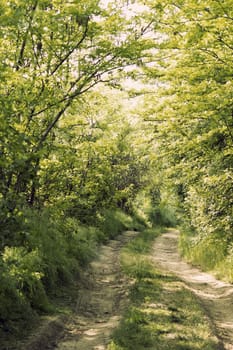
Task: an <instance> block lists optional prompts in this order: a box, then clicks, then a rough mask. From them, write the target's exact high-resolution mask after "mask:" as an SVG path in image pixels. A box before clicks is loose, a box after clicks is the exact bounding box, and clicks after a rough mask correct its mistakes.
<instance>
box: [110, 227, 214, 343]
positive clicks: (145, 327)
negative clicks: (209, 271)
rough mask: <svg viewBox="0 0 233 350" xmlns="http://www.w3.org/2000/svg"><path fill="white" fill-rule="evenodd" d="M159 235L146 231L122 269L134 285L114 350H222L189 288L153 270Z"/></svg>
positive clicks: (127, 253)
mask: <svg viewBox="0 0 233 350" xmlns="http://www.w3.org/2000/svg"><path fill="white" fill-rule="evenodd" d="M159 233H160V232H159V230H146V231H144V232H142V233H141V234H140V235H139V236H138V237H137V238H136V239H135V240H134V241H133V242H131V243H129V244H128V245H127V247H126V248H124V249H123V251H122V267H123V269H124V271H125V272H126V273H127V274H128V275H129V276H131V277H132V279H133V280H134V283H133V285H132V287H131V292H130V306H129V307H128V310H127V312H126V313H125V315H124V317H123V319H122V321H121V324H120V326H119V327H118V329H117V330H116V331H115V333H114V335H113V340H112V343H111V344H110V345H109V347H108V350H143V349H149V350H152V349H153V350H156V349H158V350H165V349H167V350H181V349H183V350H184V349H185V350H188V349H190V350H191V349H192V350H198V349H202V350H213V349H217V339H216V338H215V336H214V335H213V333H212V331H211V327H210V324H209V321H208V319H207V318H206V316H205V315H204V313H203V311H202V309H201V307H200V305H199V304H198V301H197V299H196V298H195V297H194V296H193V294H192V293H191V292H190V291H189V290H187V288H186V287H185V285H184V283H183V282H181V281H180V280H179V279H177V278H176V277H175V276H173V275H171V274H168V273H164V272H162V271H160V270H159V269H157V268H155V267H154V266H153V265H152V263H151V261H150V258H149V254H150V247H151V245H152V244H153V240H154V239H155V237H156V236H157V235H158V234H159Z"/></svg>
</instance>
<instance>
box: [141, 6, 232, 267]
mask: <svg viewBox="0 0 233 350" xmlns="http://www.w3.org/2000/svg"><path fill="white" fill-rule="evenodd" d="M147 3H148V6H150V8H151V14H152V13H153V14H154V15H155V16H157V21H156V23H155V28H156V30H157V33H159V34H158V35H160V43H157V47H156V50H154V51H153V56H154V61H153V63H151V64H150V65H146V66H145V67H144V69H143V71H144V73H145V77H146V78H147V83H148V84H150V93H149V94H147V95H145V99H144V103H145V105H144V106H145V107H144V111H141V112H140V115H141V117H142V118H143V119H144V120H145V122H146V124H147V125H149V127H151V129H152V130H153V132H154V140H155V141H154V143H155V153H156V155H155V158H156V160H155V162H154V169H155V170H154V173H155V174H156V175H157V176H158V177H159V179H160V180H161V181H160V183H161V185H160V186H159V187H160V191H164V189H165V192H166V191H167V188H169V190H170V189H172V188H173V193H174V195H173V196H176V206H177V208H178V212H179V213H182V221H188V222H189V225H190V226H191V227H192V228H194V229H195V232H196V234H198V235H199V239H200V240H201V241H202V242H203V253H204V247H206V248H208V249H206V258H205V260H206V263H207V260H208V258H210V256H211V260H213V261H214V259H215V255H214V254H215V248H214V245H215V246H216V247H217V246H218V244H219V239H217V238H216V237H219V235H221V237H222V241H223V245H224V244H225V243H224V242H225V241H227V244H228V246H229V248H230V246H231V241H232V229H233V221H232V217H233V215H232V208H233V206H232V198H233V192H232V190H233V187H232V178H233V174H232V166H233V163H232V160H233V158H232V145H233V137H232V91H233V90H232V65H231V57H232V45H231V43H232V36H233V32H232V26H231V22H232V2H231V1H224V3H223V2H220V1H212V0H210V1H206V2H205V3H203V2H199V1H198V2H197V1H185V0H181V1H179V2H175V3H174V2H173V1H170V0H168V1H157V2H156V4H154V3H152V2H150V1H148V2H147ZM155 84H156V86H157V89H154V88H153V86H154V85H155ZM171 203H174V202H173V198H172V200H171ZM207 235H210V236H211V237H212V238H211V237H208V238H206V236H207ZM220 240H221V239H220ZM207 242H213V244H209V243H208V244H207ZM192 248H193V249H194V250H195V249H196V248H195V247H192ZM192 248H191V250H192ZM199 248H200V246H199ZM200 249H201V248H200ZM216 249H217V248H216ZM227 253H228V250H227ZM193 254H195V253H193ZM221 254H224V249H223V251H222V253H221ZM221 254H220V255H221ZM221 256H222V255H221ZM199 258H200V261H199V262H200V263H201V261H202V258H201V257H199ZM219 258H220V259H221V257H219ZM194 260H195V261H197V257H196V258H195V259H194Z"/></svg>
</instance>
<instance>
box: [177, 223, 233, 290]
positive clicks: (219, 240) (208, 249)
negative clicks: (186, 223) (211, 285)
mask: <svg viewBox="0 0 233 350" xmlns="http://www.w3.org/2000/svg"><path fill="white" fill-rule="evenodd" d="M179 250H180V253H181V255H182V256H183V257H184V258H185V259H186V260H187V261H188V262H190V263H192V264H193V265H197V266H199V267H200V268H201V269H202V270H203V271H211V272H212V273H214V274H215V275H216V276H217V277H218V278H220V279H223V280H226V281H228V282H230V283H232V282H233V243H232V242H231V241H229V239H227V238H226V237H224V235H223V234H221V233H217V232H215V233H212V234H211V235H206V236H201V235H197V234H194V233H193V232H191V231H189V230H188V229H187V228H186V229H184V230H183V231H182V234H181V235H180V240H179Z"/></svg>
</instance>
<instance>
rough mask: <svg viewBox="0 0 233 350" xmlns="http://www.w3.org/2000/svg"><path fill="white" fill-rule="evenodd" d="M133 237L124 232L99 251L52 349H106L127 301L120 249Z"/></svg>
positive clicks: (126, 287) (131, 233)
mask: <svg viewBox="0 0 233 350" xmlns="http://www.w3.org/2000/svg"><path fill="white" fill-rule="evenodd" d="M136 234H137V233H135V232H131V231H127V232H125V233H124V234H123V235H121V236H119V237H118V238H117V240H112V241H110V242H109V243H108V244H107V245H104V246H102V247H101V248H100V251H99V253H98V258H97V259H95V260H94V261H93V262H92V263H91V266H90V269H89V270H88V272H86V276H85V278H84V280H85V287H83V288H81V289H80V290H79V295H78V298H77V304H76V310H75V312H74V314H73V315H72V317H71V318H70V319H69V321H68V322H67V324H66V330H65V332H64V334H63V335H62V338H60V339H59V340H58V341H57V343H56V345H55V347H53V349H56V350H104V349H107V345H108V343H109V342H110V337H111V334H112V332H113V330H114V329H115V328H116V327H117V325H118V322H119V320H120V317H121V315H122V313H123V311H124V309H125V307H126V305H127V301H128V296H127V290H128V284H129V280H128V279H127V277H126V276H125V275H123V273H122V272H121V267H120V249H121V248H122V247H123V246H124V245H125V244H126V243H127V242H128V241H130V240H131V239H132V238H134V237H135V236H136Z"/></svg>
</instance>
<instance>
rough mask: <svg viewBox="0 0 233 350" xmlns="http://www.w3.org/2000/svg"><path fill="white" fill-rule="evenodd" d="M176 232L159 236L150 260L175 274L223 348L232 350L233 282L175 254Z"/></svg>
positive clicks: (172, 230) (176, 250) (176, 251)
mask: <svg viewBox="0 0 233 350" xmlns="http://www.w3.org/2000/svg"><path fill="white" fill-rule="evenodd" d="M178 236H179V232H178V231H177V230H174V229H171V230H168V231H167V232H166V233H164V234H162V235H161V236H159V237H158V238H157V239H156V241H155V243H154V246H153V261H154V263H156V265H157V266H159V267H160V268H161V269H163V270H167V271H169V272H172V273H174V274H175V275H176V276H178V277H179V278H181V279H182V280H183V281H184V282H185V284H186V285H187V287H188V288H189V289H190V290H191V291H192V292H193V293H194V294H196V296H197V297H198V299H199V300H200V303H201V305H202V307H203V308H204V309H205V311H206V313H207V314H208V316H209V318H210V321H211V323H212V325H213V328H214V330H215V333H216V335H217V337H218V338H219V339H220V340H221V342H222V344H223V346H224V348H223V347H222V349H226V350H233V285H232V284H229V283H225V282H222V281H219V280H217V279H215V278H214V277H213V276H212V275H210V274H208V273H204V272H201V271H200V270H199V269H197V268H195V267H193V266H191V265H189V264H187V263H186V262H184V261H182V259H181V258H180V256H179V254H178V249H177V244H178Z"/></svg>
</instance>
